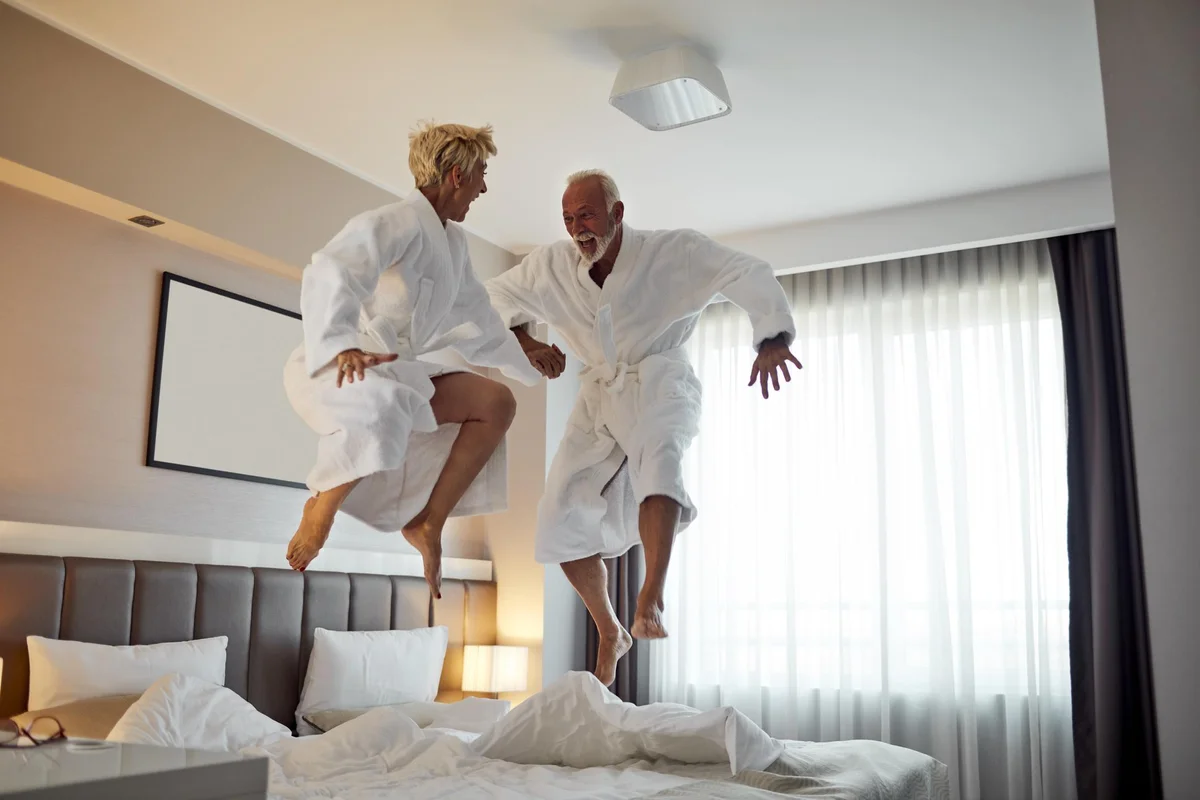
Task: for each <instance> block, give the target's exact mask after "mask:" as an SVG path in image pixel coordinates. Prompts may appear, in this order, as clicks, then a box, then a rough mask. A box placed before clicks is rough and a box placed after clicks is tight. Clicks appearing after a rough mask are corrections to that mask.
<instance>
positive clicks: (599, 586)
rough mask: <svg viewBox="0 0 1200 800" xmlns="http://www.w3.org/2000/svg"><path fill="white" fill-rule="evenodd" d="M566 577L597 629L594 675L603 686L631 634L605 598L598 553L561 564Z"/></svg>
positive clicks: (603, 571) (605, 581) (629, 643)
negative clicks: (598, 646)
mask: <svg viewBox="0 0 1200 800" xmlns="http://www.w3.org/2000/svg"><path fill="white" fill-rule="evenodd" d="M562 569H563V572H565V573H566V575H567V580H569V581H570V582H571V585H572V586H574V587H575V591H576V592H578V593H579V596H580V597H581V598H583V604H584V605H585V606H587V610H588V613H589V614H591V615H592V620H593V621H594V622H595V623H596V630H597V631H599V632H600V652H599V653H598V654H597V655H596V669H595V675H596V677H597V678H598V679H599V680H600V682H601V683H602V684H604V685H605V686H611V685H612V682H613V681H615V680H616V679H617V662H618V661H620V660H621V656H623V655H625V654H626V653H628V652H629V648H630V647H633V637H631V636H630V635H629V632H628V631H627V630H625V629H624V628H623V627H621V623H620V622H619V621H618V620H617V615H616V613H615V612H614V611H613V607H612V603H611V602H610V601H609V599H608V570H606V569H605V568H604V562H603V561H601V560H600V556H590V557H589V558H581V559H580V560H578V561H568V562H566V563H565V564H563V565H562Z"/></svg>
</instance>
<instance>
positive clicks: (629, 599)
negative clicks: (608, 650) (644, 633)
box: [575, 545, 642, 703]
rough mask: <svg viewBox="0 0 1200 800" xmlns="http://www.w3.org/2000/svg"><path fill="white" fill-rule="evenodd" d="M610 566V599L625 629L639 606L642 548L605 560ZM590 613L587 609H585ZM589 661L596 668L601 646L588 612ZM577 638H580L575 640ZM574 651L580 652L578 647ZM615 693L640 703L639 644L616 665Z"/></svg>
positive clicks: (613, 687) (623, 698)
mask: <svg viewBox="0 0 1200 800" xmlns="http://www.w3.org/2000/svg"><path fill="white" fill-rule="evenodd" d="M604 566H605V567H606V568H607V569H608V599H609V600H610V601H611V602H612V604H613V609H614V610H615V611H616V612H617V620H618V621H620V623H621V624H622V625H624V626H625V630H629V627H630V626H631V625H633V612H634V611H635V610H636V608H637V597H638V592H639V591H640V590H641V587H642V547H641V545H638V546H637V547H635V548H633V549H632V550H630V551H629V552H628V553H626V554H625V555H623V556H620V557H619V558H606V559H604ZM584 614H585V615H587V612H586V611H585V612H584ZM586 636H587V640H586V644H585V647H586V658H587V661H586V664H587V668H588V669H589V670H592V669H595V668H596V651H597V650H598V649H599V647H600V634H599V632H598V631H597V630H596V625H595V623H593V622H592V618H591V616H590V615H587V634H586ZM576 641H578V640H576ZM575 652H579V651H578V650H576V651H575ZM609 688H610V689H611V691H612V693H613V694H615V695H616V696H617V697H619V698H620V699H622V700H624V701H625V702H627V703H637V702H639V698H638V647H637V643H636V642H635V643H634V646H633V647H632V648H630V650H629V652H628V653H627V654H626V655H625V657H624V658H622V659H621V662H620V663H619V664H617V680H616V682H615V683H614V684H613V685H612V686H611V687H609Z"/></svg>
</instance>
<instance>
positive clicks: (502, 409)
mask: <svg viewBox="0 0 1200 800" xmlns="http://www.w3.org/2000/svg"><path fill="white" fill-rule="evenodd" d="M490 383H491V386H490V387H489V392H488V394H487V397H486V398H485V399H484V402H485V403H486V404H487V411H488V418H489V419H494V420H495V421H496V422H497V423H499V424H501V425H503V426H504V428H505V430H507V429H508V427H509V426H510V425H512V421H513V419H514V418H516V416H517V398H516V396H515V395H514V394H513V393H512V389H509V388H508V387H507V386H505V385H504V384H503V383H497V382H496V381H490Z"/></svg>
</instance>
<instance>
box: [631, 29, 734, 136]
mask: <svg viewBox="0 0 1200 800" xmlns="http://www.w3.org/2000/svg"><path fill="white" fill-rule="evenodd" d="M608 102H609V103H611V104H612V105H613V106H614V107H615V108H617V109H618V110H620V111H622V112H624V113H625V114H627V115H628V116H630V117H632V118H633V119H634V120H635V121H637V122H638V123H640V124H641V125H642V126H644V127H646V128H649V129H650V130H652V131H669V130H672V129H673V128H682V127H683V126H684V125H693V124H695V123H697V122H704V121H705V120H710V119H716V118H717V117H723V116H725V115H726V114H728V113H729V112H730V111H732V110H733V105H732V104H731V103H730V102H729V90H728V89H727V88H726V87H725V78H724V77H723V76H722V75H721V70H719V69H717V65H716V64H713V63H712V62H711V61H709V60H708V59H706V58H705V57H704V56H702V55H700V54H699V53H697V52H696V51H695V50H693V49H692V48H690V47H686V46H680V47H671V48H668V49H666V50H659V51H657V52H654V53H650V54H649V55H645V56H642V57H641V58H637V59H634V60H632V61H626V62H625V63H624V64H622V65H621V69H620V70H619V71H618V72H617V77H616V80H615V81H613V88H612V93H611V94H610V95H609V98H608Z"/></svg>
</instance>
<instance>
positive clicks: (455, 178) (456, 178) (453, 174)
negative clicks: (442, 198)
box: [446, 164, 463, 189]
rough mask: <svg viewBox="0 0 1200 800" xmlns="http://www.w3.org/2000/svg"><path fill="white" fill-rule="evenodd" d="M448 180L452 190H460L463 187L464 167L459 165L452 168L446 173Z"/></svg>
mask: <svg viewBox="0 0 1200 800" xmlns="http://www.w3.org/2000/svg"><path fill="white" fill-rule="evenodd" d="M446 179H447V181H448V182H449V183H450V188H451V189H458V188H459V187H461V186H462V185H463V174H462V167H460V166H458V164H455V165H454V166H453V167H451V168H450V171H449V172H448V173H446Z"/></svg>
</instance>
